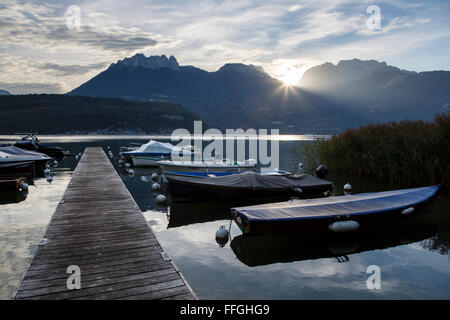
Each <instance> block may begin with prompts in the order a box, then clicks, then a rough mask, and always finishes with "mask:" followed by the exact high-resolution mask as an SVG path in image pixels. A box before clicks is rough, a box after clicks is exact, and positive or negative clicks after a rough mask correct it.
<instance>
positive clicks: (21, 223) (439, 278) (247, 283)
mask: <svg viewBox="0 0 450 320" xmlns="http://www.w3.org/2000/svg"><path fill="white" fill-rule="evenodd" d="M142 138H145V139H147V140H148V139H150V138H154V137H150V136H149V137H129V136H127V137H104V136H100V137H98V136H96V137H45V139H44V140H45V142H47V141H49V142H53V143H54V144H55V145H57V146H61V147H63V148H64V149H67V150H70V151H72V152H74V153H77V152H81V151H82V150H83V149H84V148H85V147H87V146H102V147H104V148H105V149H107V148H108V147H110V149H111V150H112V152H113V154H114V157H113V158H112V159H111V161H112V162H113V164H114V166H115V168H116V169H117V171H118V172H119V174H120V176H121V177H122V179H123V181H124V183H125V185H126V186H127V188H128V189H129V190H130V192H131V194H132V195H133V197H134V198H135V200H136V202H137V203H138V205H139V206H140V209H141V211H142V212H143V214H144V216H145V218H146V219H147V221H148V223H149V225H150V226H151V227H152V229H153V230H154V231H155V233H156V236H157V238H158V239H159V241H160V243H161V245H162V247H163V249H164V250H165V251H166V252H167V253H168V254H169V255H170V256H171V257H172V258H173V260H174V262H175V264H176V265H177V266H178V267H179V268H180V269H181V271H182V273H183V275H184V276H185V278H186V280H187V281H188V282H189V284H190V285H191V287H192V288H193V289H194V291H195V292H196V293H197V295H198V296H199V298H200V299H374V298H375V299H448V298H450V259H449V255H448V247H449V243H450V241H449V240H450V239H449V235H450V210H449V209H450V195H449V194H448V193H447V192H441V193H440V194H439V196H438V197H436V199H435V200H433V201H432V202H431V203H430V204H429V205H428V206H427V208H426V210H425V212H423V213H422V214H420V215H417V216H415V217H413V218H411V219H408V220H406V221H404V222H402V223H397V224H394V225H390V226H386V227H385V228H383V229H382V230H379V231H376V232H371V233H370V234H369V233H368V234H354V235H351V236H346V237H338V238H323V237H320V238H305V237H301V236H295V237H293V236H289V237H286V236H284V237H283V236H265V237H243V236H242V235H241V232H240V231H239V229H238V228H237V226H236V225H235V224H234V223H231V238H232V240H231V242H228V243H227V244H226V245H225V246H224V247H220V246H219V245H218V244H217V243H216V241H215V237H214V235H215V232H216V230H217V229H218V228H219V227H220V226H221V225H224V226H226V227H227V228H228V227H229V226H230V219H229V207H228V205H227V204H222V203H196V204H176V205H172V206H170V207H167V208H159V207H158V206H157V205H156V203H155V195H153V194H152V191H151V185H152V181H151V175H152V173H153V172H155V171H156V170H152V169H147V170H142V169H136V170H135V175H134V176H133V177H130V176H129V175H128V174H127V173H126V172H123V171H122V170H121V169H120V168H119V167H118V165H117V162H118V159H119V154H118V153H119V148H120V147H121V146H128V145H129V143H130V142H143V140H142ZM158 138H163V137H158ZM310 138H311V136H309V137H305V136H283V137H280V154H281V159H280V169H284V170H289V171H291V172H295V171H296V170H298V169H297V163H298V162H299V158H298V157H299V154H298V150H301V146H302V145H303V144H304V143H312V142H310V141H308V140H310ZM8 139H11V137H0V140H3V141H4V140H8ZM294 150H295V152H294ZM75 166H76V161H75V159H74V158H73V157H69V158H66V159H65V160H63V161H62V162H61V163H60V164H59V165H58V167H57V168H52V176H53V178H54V180H53V182H52V183H51V184H49V183H48V182H47V181H46V180H45V179H39V180H37V181H36V183H35V184H36V186H35V187H30V190H29V192H28V194H27V195H26V199H25V197H24V195H20V194H19V195H14V196H13V197H11V196H8V197H6V196H5V195H4V194H3V195H0V256H1V259H0V298H2V299H9V298H10V297H11V295H12V293H13V291H14V289H15V288H16V286H17V284H18V282H19V280H20V278H21V276H22V274H23V272H25V271H26V269H27V265H28V263H29V262H30V259H31V257H32V255H33V253H34V251H35V249H36V245H37V243H38V242H39V240H40V239H41V238H42V236H43V234H44V233H45V227H46V226H47V224H48V222H49V220H50V217H51V215H52V213H53V211H54V209H55V208H56V205H57V203H58V202H59V200H60V199H61V197H62V195H63V193H64V190H65V188H66V186H67V184H68V182H69V180H70V177H71V174H72V171H73V169H74V168H75ZM328 179H329V180H331V181H333V183H334V188H335V192H336V194H340V193H341V192H340V191H341V190H342V186H343V185H344V184H345V183H346V182H347V181H350V182H351V184H352V185H353V190H354V193H359V192H368V191H381V190H388V189H394V188H393V187H390V186H385V185H382V184H376V183H374V182H372V181H368V180H364V179H357V178H348V177H342V176H339V175H335V174H332V173H330V174H329V176H328ZM105 183H107V181H105ZM397 188H398V187H397ZM165 189H166V188H165V186H164V185H163V192H164V191H165ZM370 265H378V266H379V267H380V269H381V281H382V282H381V289H380V290H369V289H368V288H367V286H366V280H367V278H368V276H369V274H367V273H366V270H367V267H368V266H370Z"/></svg>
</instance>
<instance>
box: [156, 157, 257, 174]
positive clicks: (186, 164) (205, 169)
mask: <svg viewBox="0 0 450 320" xmlns="http://www.w3.org/2000/svg"><path fill="white" fill-rule="evenodd" d="M157 165H158V167H159V169H160V170H161V172H202V173H220V172H231V173H238V172H243V171H250V170H254V169H255V168H256V161H254V160H252V159H249V160H246V161H244V162H237V161H236V162H231V161H227V160H222V161H220V160H214V159H211V160H203V161H169V160H164V161H158V162H157Z"/></svg>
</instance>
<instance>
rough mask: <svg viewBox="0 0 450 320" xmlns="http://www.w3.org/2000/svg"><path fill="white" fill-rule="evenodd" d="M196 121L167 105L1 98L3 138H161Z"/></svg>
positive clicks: (58, 97)
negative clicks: (25, 135)
mask: <svg viewBox="0 0 450 320" xmlns="http://www.w3.org/2000/svg"><path fill="white" fill-rule="evenodd" d="M194 120H199V117H198V116H196V115H194V114H192V113H191V112H189V111H187V110H186V109H185V108H183V107H182V106H180V105H174V104H170V103H167V102H156V101H155V102H138V101H128V100H124V99H117V98H99V97H97V98H94V97H81V96H80V97H72V96H67V95H56V94H52V95H47V94H39V95H36V94H29V95H5V96H1V97H0V134H12V133H14V132H22V131H24V130H25V131H27V132H39V133H40V134H119V133H120V134H155V133H156V134H158V133H171V132H172V131H173V130H174V129H177V128H187V129H189V130H193V124H194ZM205 126H207V124H205Z"/></svg>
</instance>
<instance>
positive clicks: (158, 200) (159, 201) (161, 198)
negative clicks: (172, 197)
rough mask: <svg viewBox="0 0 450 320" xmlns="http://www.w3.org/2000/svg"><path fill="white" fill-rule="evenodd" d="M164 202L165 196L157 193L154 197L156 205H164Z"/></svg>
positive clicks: (165, 200)
mask: <svg viewBox="0 0 450 320" xmlns="http://www.w3.org/2000/svg"><path fill="white" fill-rule="evenodd" d="M166 202H167V198H166V196H165V195H163V194H159V195H158V196H157V197H156V204H158V205H165V204H166Z"/></svg>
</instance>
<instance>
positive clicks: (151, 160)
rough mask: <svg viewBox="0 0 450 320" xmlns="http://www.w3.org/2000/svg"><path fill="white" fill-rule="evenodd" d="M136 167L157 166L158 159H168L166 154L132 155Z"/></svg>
mask: <svg viewBox="0 0 450 320" xmlns="http://www.w3.org/2000/svg"><path fill="white" fill-rule="evenodd" d="M129 158H131V161H132V162H133V166H135V167H157V166H158V164H157V161H161V160H165V159H167V157H166V156H151V157H149V156H130V157H129Z"/></svg>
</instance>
